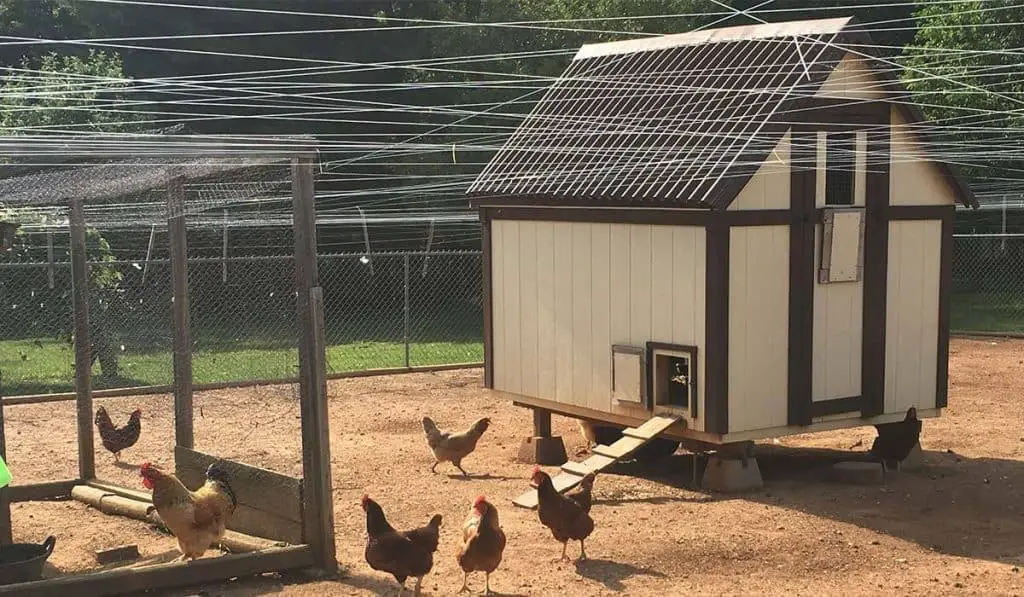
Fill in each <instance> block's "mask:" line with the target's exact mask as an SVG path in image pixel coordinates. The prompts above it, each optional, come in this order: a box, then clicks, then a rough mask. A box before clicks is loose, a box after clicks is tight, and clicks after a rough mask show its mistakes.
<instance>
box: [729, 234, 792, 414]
mask: <svg viewBox="0 0 1024 597" xmlns="http://www.w3.org/2000/svg"><path fill="white" fill-rule="evenodd" d="M788 343H789V226H759V227H742V228H733V229H732V230H731V231H730V234H729V432H730V433H738V432H743V431H753V430H757V429H765V428H769V427H778V426H783V425H785V424H786V421H787V388H788V375H789V367H788V363H789V353H788V351H787V349H786V347H787V346H788Z"/></svg>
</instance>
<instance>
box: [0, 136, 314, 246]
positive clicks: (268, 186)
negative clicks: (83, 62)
mask: <svg viewBox="0 0 1024 597" xmlns="http://www.w3.org/2000/svg"><path fill="white" fill-rule="evenodd" d="M313 148H314V141H313V139H312V138H310V137H283V138H282V137H275V138H269V139H268V138H252V137H236V136H177V135H82V136H71V137H54V136H43V137H0V208H3V212H2V213H0V216H2V217H4V218H5V219H8V220H11V221H14V222H15V223H18V224H19V225H20V226H21V227H22V228H23V230H24V231H25V232H33V231H43V230H46V229H56V228H61V227H64V226H66V225H67V209H68V200H69V199H71V198H77V199H81V200H82V201H83V203H84V205H85V219H86V222H87V223H88V224H89V225H90V226H95V227H98V228H103V229H108V230H109V229H116V228H132V227H138V226H146V225H150V224H161V223H166V221H167V216H168V213H167V201H166V192H165V191H166V187H167V184H168V182H169V181H170V180H172V179H173V178H176V177H180V178H181V180H182V182H183V184H184V187H185V211H186V215H187V216H188V219H189V226H190V228H192V227H202V226H203V225H204V224H207V225H214V218H216V225H218V226H219V225H223V222H224V213H223V210H224V209H230V210H231V216H230V217H231V218H232V220H235V221H238V220H243V221H244V220H247V219H251V218H254V217H258V216H259V214H260V213H263V212H275V213H276V212H279V211H281V208H284V209H286V210H289V211H290V205H289V204H288V202H289V201H290V199H291V195H290V189H291V177H290V159H291V158H292V157H294V156H295V155H297V154H299V153H301V152H308V151H311V150H313ZM214 214H215V215H214Z"/></svg>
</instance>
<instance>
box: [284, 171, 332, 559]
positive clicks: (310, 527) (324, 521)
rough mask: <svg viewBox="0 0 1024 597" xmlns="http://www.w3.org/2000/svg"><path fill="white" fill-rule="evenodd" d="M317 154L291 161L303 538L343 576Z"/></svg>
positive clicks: (314, 553)
mask: <svg viewBox="0 0 1024 597" xmlns="http://www.w3.org/2000/svg"><path fill="white" fill-rule="evenodd" d="M314 160H315V157H314V155H312V154H303V155H300V156H296V157H295V158H293V159H292V200H293V205H292V207H293V214H292V219H293V224H294V230H295V281H296V289H297V291H298V292H297V296H296V312H297V318H298V323H299V395H300V398H299V400H300V410H301V413H302V498H303V514H302V517H303V536H304V541H305V542H306V543H307V544H308V545H309V546H310V548H311V549H312V551H313V558H314V561H315V563H316V566H317V567H318V568H320V569H321V570H323V571H324V572H326V573H328V574H335V573H336V572H337V570H338V562H337V555H336V553H335V546H334V499H333V495H332V491H331V443H330V440H331V436H330V426H329V423H328V412H327V380H326V370H325V368H324V367H325V362H326V354H325V351H326V347H325V340H324V301H323V288H321V287H320V275H319V271H318V269H319V268H318V266H317V243H316V206H315V205H314V193H315V189H314V184H313V163H314Z"/></svg>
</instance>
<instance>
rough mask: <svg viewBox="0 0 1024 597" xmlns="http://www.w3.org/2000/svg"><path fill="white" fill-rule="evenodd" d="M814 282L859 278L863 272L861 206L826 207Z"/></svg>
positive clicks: (844, 280)
mask: <svg viewBox="0 0 1024 597" xmlns="http://www.w3.org/2000/svg"><path fill="white" fill-rule="evenodd" d="M822 228H823V229H822V234H821V264H820V266H819V268H818V282H819V283H820V284H832V283H835V282H859V281H860V280H861V278H862V277H863V275H864V209H863V208H859V207H847V208H836V207H826V208H825V215H824V219H823V221H822Z"/></svg>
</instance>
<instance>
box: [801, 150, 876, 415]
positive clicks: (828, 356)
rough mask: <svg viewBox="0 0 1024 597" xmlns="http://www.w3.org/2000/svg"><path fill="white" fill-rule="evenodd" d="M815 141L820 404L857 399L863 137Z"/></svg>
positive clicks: (815, 362) (815, 384)
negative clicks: (816, 143)
mask: <svg viewBox="0 0 1024 597" xmlns="http://www.w3.org/2000/svg"><path fill="white" fill-rule="evenodd" d="M818 140H819V144H818V169H817V176H816V182H817V185H816V189H815V191H816V192H815V195H816V201H815V204H816V208H817V209H816V211H817V212H818V214H819V218H818V221H817V223H816V225H815V229H816V230H815V256H814V266H813V267H814V272H813V275H812V276H811V279H812V280H813V282H812V284H813V285H814V307H813V312H814V323H813V326H812V329H813V340H812V342H813V349H812V351H811V355H812V357H811V360H812V369H813V372H812V376H811V395H812V400H813V401H814V402H823V401H826V400H838V399H842V398H853V397H856V396H860V395H861V360H862V353H861V350H862V342H863V313H864V224H865V221H866V211H865V207H864V205H865V195H864V193H865V185H866V171H865V167H864V165H865V162H864V155H865V154H864V151H865V149H866V137H865V135H864V134H863V133H852V132H848V133H833V132H829V133H824V132H822V133H819V138H818ZM855 406H856V405H855V404H854V405H853V407H855ZM814 410H818V409H814ZM826 410H828V411H830V412H831V411H832V410H834V409H826ZM819 412H820V410H819Z"/></svg>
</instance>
